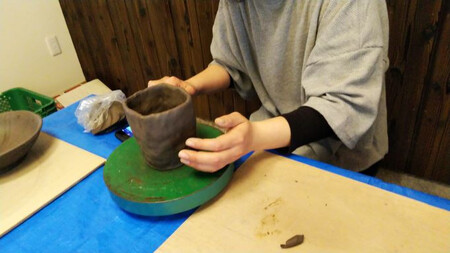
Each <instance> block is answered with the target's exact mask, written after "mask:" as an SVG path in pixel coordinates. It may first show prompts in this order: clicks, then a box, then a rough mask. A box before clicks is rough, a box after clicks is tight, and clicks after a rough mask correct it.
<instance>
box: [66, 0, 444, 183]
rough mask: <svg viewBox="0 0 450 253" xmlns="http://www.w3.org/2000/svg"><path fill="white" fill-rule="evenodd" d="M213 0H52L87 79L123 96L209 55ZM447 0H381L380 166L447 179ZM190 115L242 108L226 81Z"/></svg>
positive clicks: (197, 65)
mask: <svg viewBox="0 0 450 253" xmlns="http://www.w3.org/2000/svg"><path fill="white" fill-rule="evenodd" d="M218 2H219V1H218V0H213V1H207V0H170V1H168V0H152V1H149V0H109V1H108V0H78V1H73V0H60V3H61V7H62V10H63V13H64V16H65V18H66V21H67V25H68V27H69V31H70V34H71V36H72V40H73V42H74V45H75V49H76V51H77V54H78V57H79V60H80V63H81V66H82V68H83V71H84V74H85V76H86V79H87V80H91V79H94V78H99V79H100V80H102V81H103V82H104V83H105V84H107V85H108V86H109V87H110V88H112V89H121V90H122V91H124V92H125V93H126V94H127V95H131V94H132V93H134V92H136V91H138V90H140V89H143V88H145V87H146V85H147V81H148V80H151V79H159V78H161V77H162V76H171V75H174V76H178V77H180V78H183V79H186V78H189V77H191V76H193V75H195V74H196V73H198V72H200V71H201V70H202V69H204V68H205V67H206V66H207V65H208V64H209V63H210V61H211V54H210V52H209V46H210V42H211V39H212V25H213V22H214V17H215V13H216V10H217V7H218ZM449 2H450V1H446V0H432V1H430V0H411V1H403V0H387V4H388V11H389V22H390V44H389V57H390V62H391V65H390V68H389V70H388V72H387V74H386V75H387V77H386V87H387V89H386V92H387V106H388V127H389V139H390V145H389V149H390V150H389V154H388V155H387V156H386V158H385V159H384V161H383V165H384V166H385V167H387V168H389V169H392V170H398V171H405V172H409V173H412V174H414V175H417V176H420V177H425V178H429V179H434V180H439V181H442V182H446V183H450V145H449V143H450V126H449V124H450V117H449V111H450V102H449V89H450V88H449V86H450V84H449V80H450V79H449V75H450V46H449V45H450V17H449V15H450V14H449V8H450V6H449V5H450V4H449ZM194 103H195V110H196V113H197V115H198V116H199V117H202V118H205V119H214V118H215V117H218V116H221V115H223V114H226V113H230V112H232V111H239V112H241V113H243V114H244V115H247V116H248V115H249V114H250V113H251V112H252V111H254V110H255V109H257V108H258V106H259V103H258V102H255V101H252V102H248V101H244V100H242V99H241V98H240V97H239V96H238V94H237V93H236V92H235V91H234V90H229V91H225V92H222V93H219V94H214V95H210V96H204V95H202V96H198V97H196V98H195V99H194Z"/></svg>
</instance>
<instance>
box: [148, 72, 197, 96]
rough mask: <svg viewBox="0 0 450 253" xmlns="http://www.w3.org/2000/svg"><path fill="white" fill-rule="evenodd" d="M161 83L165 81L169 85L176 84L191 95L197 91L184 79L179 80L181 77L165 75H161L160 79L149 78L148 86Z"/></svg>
mask: <svg viewBox="0 0 450 253" xmlns="http://www.w3.org/2000/svg"><path fill="white" fill-rule="evenodd" d="M161 83H167V84H170V85H173V86H177V87H180V88H183V89H184V90H185V91H186V92H187V93H189V94H190V95H191V96H192V95H195V94H196V93H197V90H196V89H195V87H194V86H193V85H192V84H190V83H188V82H186V81H183V80H181V79H179V78H178V77H175V76H165V77H163V78H161V79H158V80H150V81H149V82H148V87H150V86H153V85H158V84H161Z"/></svg>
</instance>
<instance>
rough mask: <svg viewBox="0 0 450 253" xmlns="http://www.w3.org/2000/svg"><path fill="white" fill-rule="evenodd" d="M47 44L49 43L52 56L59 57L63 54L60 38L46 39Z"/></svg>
mask: <svg viewBox="0 0 450 253" xmlns="http://www.w3.org/2000/svg"><path fill="white" fill-rule="evenodd" d="M45 42H46V43H47V48H48V51H49V52H50V55H52V56H57V55H59V54H61V53H62V51H61V47H60V46H59V42H58V38H57V37H56V36H47V37H45Z"/></svg>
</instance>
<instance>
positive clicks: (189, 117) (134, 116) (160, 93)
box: [124, 84, 196, 170]
mask: <svg viewBox="0 0 450 253" xmlns="http://www.w3.org/2000/svg"><path fill="white" fill-rule="evenodd" d="M124 110H125V115H126V118H127V121H128V124H130V127H131V130H132V131H133V135H134V137H135V138H136V141H137V143H138V145H139V147H140V148H141V150H142V153H143V155H144V158H145V161H146V163H147V164H148V165H150V166H151V167H154V168H156V169H158V170H170V169H174V168H176V167H179V166H180V165H181V162H180V159H179V158H178V152H179V151H180V150H182V149H183V148H185V142H186V139H187V138H189V137H193V136H195V132H196V123H195V113H194V106H193V103H192V98H191V96H190V95H189V94H188V93H187V92H186V91H184V90H183V89H181V88H179V87H175V86H172V85H169V84H159V85H155V86H151V87H148V88H146V89H143V90H141V91H138V92H136V93H134V94H133V95H131V96H130V97H129V98H127V99H126V101H125V102H124Z"/></svg>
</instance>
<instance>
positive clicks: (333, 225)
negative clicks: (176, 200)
mask: <svg viewBox="0 0 450 253" xmlns="http://www.w3.org/2000/svg"><path fill="white" fill-rule="evenodd" d="M296 234H303V235H304V236H305V240H304V242H303V244H301V245H298V246H296V247H294V248H291V249H281V248H280V244H283V243H285V241H286V240H287V239H289V238H291V237H292V236H293V235H296ZM288 251H292V252H293V251H296V252H298V251H301V252H449V251H450V212H449V211H446V210H443V209H439V208H436V207H433V206H430V205H427V204H424V203H422V202H418V201H416V200H413V199H410V198H407V197H404V196H401V195H397V194H394V193H391V192H388V191H385V190H381V189H379V188H377V187H373V186H370V185H367V184H364V183H361V182H358V181H355V180H352V179H349V178H345V177H342V176H339V175H336V174H333V173H330V172H327V171H324V170H321V169H317V168H315V167H311V166H309V165H306V164H302V163H299V162H295V161H292V160H290V159H287V158H284V157H281V156H278V155H274V154H270V153H267V152H257V153H255V154H253V155H252V156H251V157H250V158H249V160H247V161H246V162H245V163H244V164H243V165H242V167H241V168H239V169H238V170H237V171H236V173H235V175H234V177H233V179H232V181H231V183H230V184H229V185H228V187H227V188H226V189H225V191H224V192H223V193H222V194H221V195H219V196H218V197H217V198H216V199H214V200H213V201H211V202H210V203H209V204H207V205H205V206H203V207H201V208H200V209H198V210H197V211H196V212H195V213H194V214H193V215H192V216H191V217H189V218H188V219H187V221H186V222H185V223H183V224H182V225H181V226H180V227H179V228H178V230H177V231H175V233H174V234H172V236H171V237H169V238H168V239H167V241H166V242H165V243H164V244H163V245H161V247H160V248H159V249H158V250H157V252H288Z"/></svg>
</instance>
